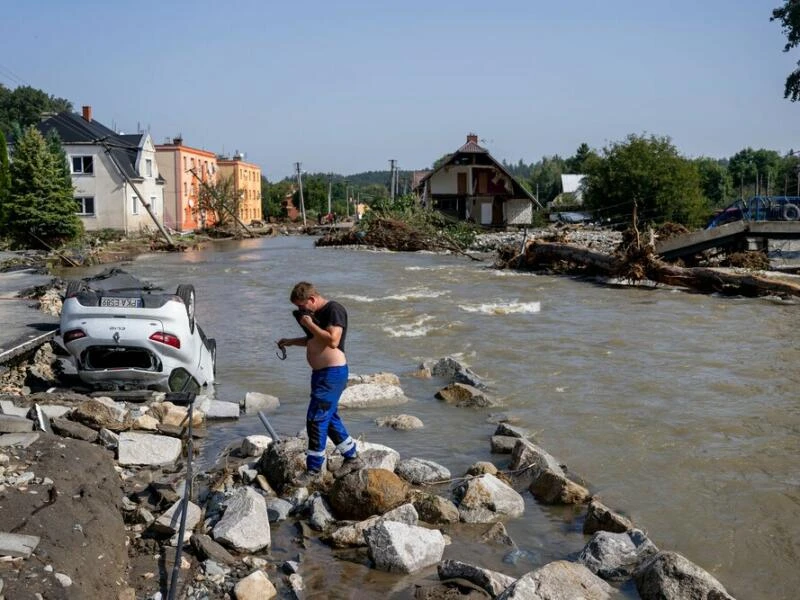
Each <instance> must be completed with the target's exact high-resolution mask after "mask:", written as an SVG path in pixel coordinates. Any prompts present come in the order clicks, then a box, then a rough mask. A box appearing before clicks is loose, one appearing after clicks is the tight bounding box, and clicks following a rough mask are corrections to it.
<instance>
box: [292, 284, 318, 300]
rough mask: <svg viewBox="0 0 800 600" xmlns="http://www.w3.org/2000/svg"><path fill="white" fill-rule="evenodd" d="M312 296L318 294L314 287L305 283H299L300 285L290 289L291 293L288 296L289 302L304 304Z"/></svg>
mask: <svg viewBox="0 0 800 600" xmlns="http://www.w3.org/2000/svg"><path fill="white" fill-rule="evenodd" d="M312 296H319V292H318V291H317V288H315V287H314V284H312V283H309V282H307V281H301V282H300V283H297V284H295V286H294V287H293V288H292V293H291V295H290V296H289V301H290V302H305V301H306V300H308V299H309V298H311V297H312Z"/></svg>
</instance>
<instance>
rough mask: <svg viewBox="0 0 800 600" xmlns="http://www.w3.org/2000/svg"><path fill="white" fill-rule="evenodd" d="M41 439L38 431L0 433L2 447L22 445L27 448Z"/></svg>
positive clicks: (0, 445) (0, 446)
mask: <svg viewBox="0 0 800 600" xmlns="http://www.w3.org/2000/svg"><path fill="white" fill-rule="evenodd" d="M38 439H39V434H38V433H35V432H34V433H5V434H3V435H0V448H9V447H11V446H21V447H22V448H27V447H28V446H30V445H31V444H32V443H34V442H35V441H36V440H38Z"/></svg>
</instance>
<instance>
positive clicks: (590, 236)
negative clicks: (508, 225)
mask: <svg viewBox="0 0 800 600" xmlns="http://www.w3.org/2000/svg"><path fill="white" fill-rule="evenodd" d="M533 240H547V241H558V242H562V243H569V244H574V245H576V246H583V247H586V248H591V249H592V250H596V251H597V252H603V253H606V254H613V253H614V251H615V250H616V249H617V247H618V246H619V244H620V242H621V241H622V233H620V232H619V231H613V230H611V229H604V228H601V227H594V226H584V225H565V224H562V223H559V224H556V225H552V226H550V227H545V228H535V229H527V230H518V231H503V232H497V233H482V234H480V235H478V236H477V237H476V239H475V241H474V242H473V244H472V245H471V246H470V248H469V250H470V251H472V252H496V251H497V250H499V249H501V248H503V247H505V246H513V247H515V248H517V250H518V252H519V251H520V250H521V249H522V244H523V242H530V241H533Z"/></svg>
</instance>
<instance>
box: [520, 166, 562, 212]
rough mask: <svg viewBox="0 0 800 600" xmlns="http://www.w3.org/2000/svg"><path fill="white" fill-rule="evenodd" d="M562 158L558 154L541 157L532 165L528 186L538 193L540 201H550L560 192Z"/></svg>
mask: <svg viewBox="0 0 800 600" xmlns="http://www.w3.org/2000/svg"><path fill="white" fill-rule="evenodd" d="M564 172H565V171H564V159H563V158H561V157H560V156H558V155H553V156H545V157H542V160H540V161H539V162H538V163H536V164H535V165H533V169H532V171H531V177H530V179H529V180H528V181H529V188H530V189H531V190H533V193H534V194H537V193H538V200H539V202H540V203H542V204H544V203H545V202H550V201H551V200H553V199H554V198H555V197H556V196H558V195H559V194H560V193H561V174H562V173H564Z"/></svg>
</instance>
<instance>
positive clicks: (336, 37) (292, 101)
mask: <svg viewBox="0 0 800 600" xmlns="http://www.w3.org/2000/svg"><path fill="white" fill-rule="evenodd" d="M781 3H782V2H781V0H702V1H701V0H671V1H670V2H654V1H648V0H609V1H607V2H599V1H597V0H572V1H570V2H552V1H542V0H527V1H526V0H520V1H502V0H496V1H495V2H487V1H486V0H480V1H473V0H461V1H459V2H431V1H428V2H419V1H417V0H412V1H406V2H403V1H397V0H394V1H392V2H383V1H381V0H375V1H359V2H348V1H347V0H342V1H341V2H331V1H327V2H303V1H295V2H288V1H284V2H272V1H269V0H267V1H260V0H255V1H251V0H242V1H238V2H219V1H215V2H208V1H206V0H195V1H193V2H182V1H180V2H178V1H175V2H152V1H150V0H143V1H140V2H125V3H122V2H109V1H108V0H104V1H102V2H97V1H82V0H74V1H73V2H63V1H61V0H58V1H57V0H41V1H37V0H32V1H30V2H25V3H23V2H8V3H6V5H5V6H4V7H3V11H2V12H3V15H2V22H0V82H2V83H3V84H4V85H6V86H7V87H11V88H14V87H16V86H17V85H31V86H33V87H36V88H40V89H43V90H45V91H46V92H48V93H49V94H53V95H55V96H60V97H63V98H66V99H68V100H70V101H71V102H72V103H73V105H74V106H75V108H76V110H77V111H79V110H80V107H81V106H82V105H84V104H89V105H92V107H93V110H94V116H95V118H96V119H97V120H99V121H101V122H102V123H103V124H105V125H108V126H113V125H115V126H116V128H117V129H119V130H123V131H125V132H134V131H136V128H137V124H139V125H140V126H141V127H142V128H145V129H147V128H149V130H150V132H151V134H152V136H153V138H154V140H155V141H156V142H157V143H161V142H163V141H164V140H165V139H166V138H169V137H172V136H174V135H177V134H178V133H181V134H182V135H183V138H184V142H185V143H186V144H188V145H191V146H195V147H199V148H205V149H207V150H212V151H214V152H222V151H223V150H224V151H225V152H228V153H232V152H233V151H234V150H237V149H238V150H240V151H243V152H246V157H247V160H249V161H251V162H254V163H257V164H258V165H260V166H261V168H262V170H263V172H264V173H265V174H266V175H267V177H269V178H270V180H276V179H280V178H282V177H284V176H286V175H289V174H291V172H292V168H293V163H294V162H295V161H301V162H302V163H303V168H304V170H306V171H309V172H317V171H322V172H328V171H331V172H338V173H342V174H350V173H354V172H360V171H366V170H380V169H387V168H388V159H390V158H394V159H397V161H398V165H399V167H400V168H402V169H416V168H425V167H427V166H429V165H430V164H431V163H432V162H433V161H434V160H436V159H437V158H438V157H439V156H441V155H442V154H444V153H446V152H451V151H453V150H454V149H456V148H457V147H458V146H460V145H461V144H462V143H463V142H464V141H465V136H466V134H467V133H468V132H470V131H474V132H476V133H477V134H478V135H479V137H480V138H481V140H483V142H482V143H483V145H484V146H485V147H487V148H488V149H489V151H490V152H491V153H492V154H493V155H494V156H495V157H496V158H498V159H506V160H509V161H514V162H516V161H517V160H519V159H522V160H524V161H525V162H534V161H536V160H539V159H540V158H541V157H542V156H544V155H552V154H559V155H561V156H564V157H566V156H569V155H571V154H573V153H574V151H575V149H576V148H577V146H578V145H579V144H580V143H581V142H587V143H588V144H589V145H590V146H591V147H593V148H597V149H600V148H602V147H604V146H605V145H607V144H608V143H610V142H615V141H620V140H623V139H624V138H625V136H626V135H628V134H629V133H637V134H641V133H647V134H651V133H652V134H657V135H668V136H670V137H671V138H672V140H673V142H674V143H675V145H676V146H677V147H678V149H679V151H680V152H681V153H683V154H684V155H686V156H692V157H694V156H700V155H705V156H712V157H728V156H731V155H732V154H734V153H735V152H737V151H738V150H740V149H742V148H744V147H747V146H752V147H754V148H769V149H773V150H777V151H780V152H786V151H788V150H789V149H794V148H800V118H798V117H800V103H791V102H789V101H787V100H784V99H783V85H784V80H785V78H786V76H787V75H788V73H789V72H790V71H791V70H792V69H793V68H794V65H795V62H796V61H797V60H798V58H800V56H799V55H798V54H800V53H798V52H792V53H788V54H787V53H783V52H782V49H783V45H784V44H785V42H786V39H785V37H784V36H783V34H782V33H781V30H780V27H779V25H778V24H777V23H770V21H769V17H770V15H771V12H772V9H773V8H775V7H777V6H779V5H780V4H781Z"/></svg>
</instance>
